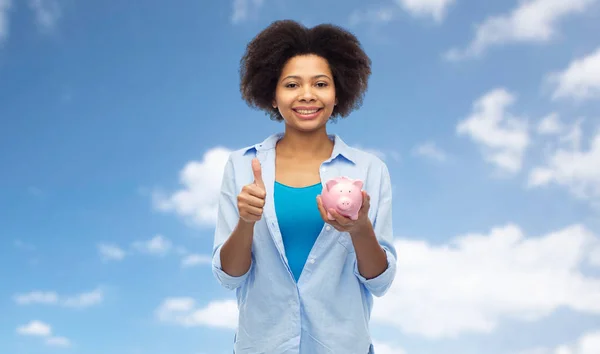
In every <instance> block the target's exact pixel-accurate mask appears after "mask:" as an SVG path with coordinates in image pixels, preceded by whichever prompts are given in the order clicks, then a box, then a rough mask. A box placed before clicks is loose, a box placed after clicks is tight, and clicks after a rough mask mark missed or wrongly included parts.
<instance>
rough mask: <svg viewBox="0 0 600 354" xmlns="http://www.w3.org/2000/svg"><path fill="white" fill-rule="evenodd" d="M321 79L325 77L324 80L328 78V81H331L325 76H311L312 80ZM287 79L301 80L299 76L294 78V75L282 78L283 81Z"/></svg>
mask: <svg viewBox="0 0 600 354" xmlns="http://www.w3.org/2000/svg"><path fill="white" fill-rule="evenodd" d="M321 77H326V78H328V79H329V80H331V78H330V77H329V76H327V75H325V74H320V75H315V76H313V77H312V78H313V79H318V78H321ZM287 79H297V80H301V79H302V78H301V77H300V76H296V75H289V76H286V77H284V78H283V80H287ZM283 80H281V81H283Z"/></svg>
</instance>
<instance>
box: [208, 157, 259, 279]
mask: <svg viewBox="0 0 600 354" xmlns="http://www.w3.org/2000/svg"><path fill="white" fill-rule="evenodd" d="M236 194H237V192H236V190H235V180H234V170H233V163H232V161H231V157H230V158H229V159H228V160H227V163H226V165H225V171H224V173H223V181H222V183H221V193H220V196H219V206H218V211H217V224H216V227H215V237H214V247H213V261H212V271H213V274H214V276H215V277H216V278H217V280H218V281H219V283H220V284H221V285H222V286H223V287H225V288H227V289H230V290H233V289H236V288H238V287H239V286H240V285H242V283H243V282H244V281H245V280H246V278H247V277H248V273H249V271H250V268H251V267H252V257H251V248H252V238H253V229H254V228H253V226H250V225H248V224H247V223H245V222H244V221H242V220H241V219H240V216H239V212H238V209H237V201H236Z"/></svg>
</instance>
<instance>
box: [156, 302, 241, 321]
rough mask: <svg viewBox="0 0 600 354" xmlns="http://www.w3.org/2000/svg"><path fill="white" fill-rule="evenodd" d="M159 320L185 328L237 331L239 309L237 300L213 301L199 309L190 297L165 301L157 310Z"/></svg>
mask: <svg viewBox="0 0 600 354" xmlns="http://www.w3.org/2000/svg"><path fill="white" fill-rule="evenodd" d="M156 316H157V317H158V319H159V320H161V321H163V322H167V323H171V324H176V325H180V326H184V327H195V326H207V327H216V328H226V329H235V328H236V327H237V322H238V308H237V303H236V302H235V300H221V301H213V302H211V303H209V304H208V305H207V306H206V307H204V308H197V307H196V302H195V301H194V299H192V298H190V297H172V298H167V299H165V300H164V301H163V302H162V304H161V305H160V306H159V307H158V309H157V310H156Z"/></svg>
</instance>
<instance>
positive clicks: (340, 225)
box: [317, 191, 371, 234]
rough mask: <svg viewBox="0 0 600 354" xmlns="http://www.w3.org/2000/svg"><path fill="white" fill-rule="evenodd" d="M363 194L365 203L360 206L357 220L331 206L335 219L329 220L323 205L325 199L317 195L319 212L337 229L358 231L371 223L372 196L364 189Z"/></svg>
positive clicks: (330, 211) (331, 212)
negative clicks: (341, 213)
mask: <svg viewBox="0 0 600 354" xmlns="http://www.w3.org/2000/svg"><path fill="white" fill-rule="evenodd" d="M362 195H363V203H362V205H361V206H360V210H359V211H358V218H357V219H356V220H352V219H350V218H348V217H345V216H343V215H340V213H338V212H337V210H335V209H333V208H330V209H329V213H330V214H331V215H332V216H333V220H329V218H328V217H327V211H326V210H325V207H324V206H323V201H322V200H321V196H320V195H319V196H317V206H318V207H319V212H320V213H321V218H323V220H324V221H325V222H326V223H328V224H330V225H331V226H333V227H334V228H335V229H336V230H338V231H340V232H349V233H351V234H353V233H355V232H356V231H358V230H360V229H362V228H363V227H365V226H367V225H369V224H370V223H371V220H369V215H368V214H369V208H370V207H371V203H370V202H371V197H370V196H369V194H367V192H365V191H362Z"/></svg>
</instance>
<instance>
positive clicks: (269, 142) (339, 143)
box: [245, 133, 356, 164]
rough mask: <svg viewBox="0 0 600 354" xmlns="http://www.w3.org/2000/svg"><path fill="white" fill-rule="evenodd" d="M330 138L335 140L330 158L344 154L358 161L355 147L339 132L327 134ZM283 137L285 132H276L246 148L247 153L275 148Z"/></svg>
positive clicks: (348, 158)
mask: <svg viewBox="0 0 600 354" xmlns="http://www.w3.org/2000/svg"><path fill="white" fill-rule="evenodd" d="M327 136H328V137H329V139H331V140H332V141H333V152H332V153H331V158H330V160H334V159H335V158H337V157H338V156H342V157H343V158H345V159H347V160H348V161H350V162H352V163H354V164H355V163H356V155H355V153H354V149H353V148H351V147H350V146H348V145H346V143H345V142H344V141H343V140H342V138H340V137H339V135H337V134H329V135H327ZM281 138H283V133H276V134H273V135H271V136H269V137H267V138H266V139H265V140H263V141H262V142H260V143H258V144H255V145H252V146H250V147H248V148H247V149H246V151H245V152H246V153H247V152H249V151H250V150H256V151H267V150H272V149H275V145H276V144H277V142H278V141H279V140H280V139H281Z"/></svg>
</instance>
